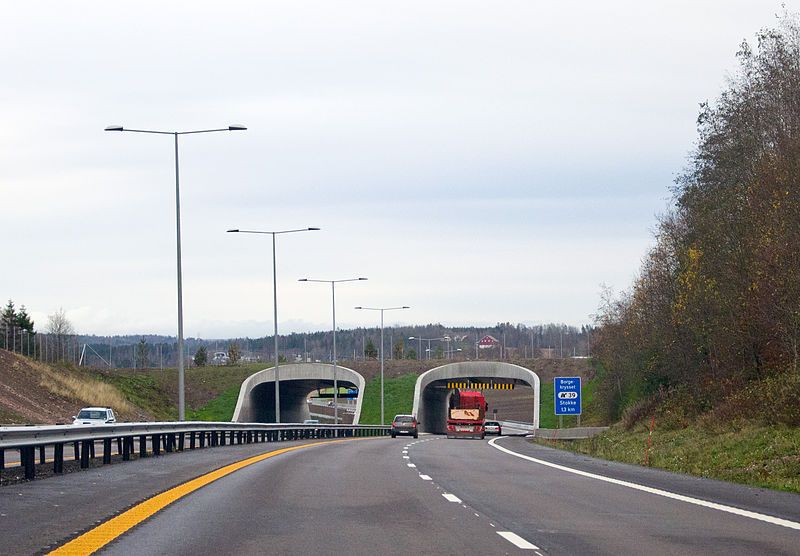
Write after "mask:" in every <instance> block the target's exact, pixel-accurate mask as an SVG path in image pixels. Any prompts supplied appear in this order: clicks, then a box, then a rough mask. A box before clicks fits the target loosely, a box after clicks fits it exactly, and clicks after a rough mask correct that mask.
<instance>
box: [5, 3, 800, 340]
mask: <svg viewBox="0 0 800 556" xmlns="http://www.w3.org/2000/svg"><path fill="white" fill-rule="evenodd" d="M799 3H800V2H785V4H786V6H787V8H788V9H789V10H790V11H794V10H796V8H797V5H798V4H799ZM179 4H181V5H179ZM2 12H3V15H2V18H0V52H2V55H0V75H2V79H0V106H1V107H2V110H0V115H1V116H0V117H2V122H0V194H1V195H0V206H2V210H1V211H0V214H2V229H3V230H4V233H3V238H4V240H3V256H2V261H3V262H2V266H0V297H2V299H3V300H7V299H9V298H10V299H13V300H14V301H15V303H16V304H17V305H20V304H25V305H26V306H27V307H28V309H29V311H30V312H31V314H32V315H33V316H34V318H35V320H36V326H37V329H40V330H41V329H43V328H44V327H45V326H46V320H47V319H46V316H47V315H48V314H51V313H53V312H54V311H56V310H57V309H58V308H59V307H63V308H64V310H65V311H66V312H67V315H68V316H69V318H70V319H71V321H72V322H73V323H74V325H75V328H76V329H77V330H78V331H79V332H81V333H94V334H125V333H161V334H170V335H174V334H175V333H176V276H175V264H176V261H175V189H174V179H175V174H174V171H175V169H174V159H173V143H172V138H171V137H170V136H159V135H144V134H135V133H111V132H104V131H103V128H104V127H105V126H107V125H109V124H119V125H123V126H125V127H129V128H134V129H157V130H166V131H181V130H192V129H207V128H217V127H226V126H227V125H229V124H242V125H245V126H247V127H248V128H249V129H248V130H247V131H243V132H230V133H229V132H225V133H213V134H206V135H191V136H185V137H183V138H182V139H181V143H180V163H181V166H180V168H181V204H182V206H181V209H182V221H183V226H182V233H183V270H184V319H185V334H186V335H187V336H198V335H199V336H201V337H204V338H214V337H230V336H245V335H249V336H251V337H257V336H263V335H265V334H268V333H269V334H271V330H272V251H271V241H270V238H269V236H248V235H243V234H226V233H225V230H227V229H229V228H242V229H261V230H280V229H287V228H298V227H307V226H317V227H321V228H322V229H323V230H322V231H320V232H309V233H304V234H293V235H291V236H283V237H279V238H278V296H279V299H278V305H279V324H280V326H281V331H282V332H289V331H302V330H320V329H328V328H330V314H331V297H330V287H329V286H326V285H323V284H306V283H299V282H297V279H298V278H302V277H309V278H320V279H339V278H350V277H355V276H365V277H368V278H369V280H368V281H367V282H360V283H352V284H342V285H340V286H338V287H337V290H336V293H337V296H336V297H337V324H338V325H339V326H341V327H343V328H349V327H353V326H373V325H376V324H377V322H378V315H377V314H372V313H367V312H358V311H355V310H354V309H353V307H354V306H355V305H367V306H382V305H383V306H393V305H410V306H412V309H411V310H408V311H404V312H403V313H402V314H398V312H395V313H387V315H386V317H387V320H386V322H387V325H388V324H394V323H402V324H415V323H419V324H422V323H428V322H440V323H442V324H444V325H450V326H456V325H489V324H494V323H496V322H506V321H509V322H512V323H529V324H535V323H544V322H565V323H568V324H576V325H578V324H581V323H588V322H591V320H592V318H591V315H592V314H593V313H595V312H596V309H597V307H598V305H599V294H600V291H601V284H606V285H608V286H612V287H614V288H615V289H616V290H623V289H626V288H627V287H629V286H630V284H631V282H632V280H633V279H634V277H635V275H636V272H637V270H638V268H639V265H640V263H641V260H642V258H643V257H644V255H645V254H646V252H647V250H648V248H649V246H651V245H652V243H653V237H652V233H653V230H654V228H655V226H656V222H657V216H658V214H661V213H663V212H664V211H665V210H666V209H667V207H668V206H669V203H670V198H671V194H670V189H669V188H670V186H671V185H672V182H673V180H674V178H675V176H676V174H678V173H679V172H680V171H681V170H682V169H683V168H684V167H685V166H686V162H687V156H688V154H689V152H690V150H691V149H692V146H693V144H694V141H695V138H696V127H695V121H696V117H697V113H698V103H700V102H702V101H705V100H713V99H715V98H716V97H717V96H718V94H719V93H720V91H721V90H722V88H723V87H724V85H725V79H726V76H727V75H729V74H730V73H731V72H733V71H735V69H736V59H735V52H736V50H737V49H738V46H739V44H740V42H741V41H742V40H743V39H748V40H750V41H751V42H753V38H754V36H755V33H756V32H757V31H758V30H759V29H760V28H762V27H765V26H774V25H775V23H776V17H775V16H776V14H777V13H779V12H781V2H778V1H768V0H752V1H730V0H725V1H722V0H719V1H702V0H694V1H674V0H672V1H663V2H642V1H641V0H637V1H627V2H613V1H610V2H593V1H585V2H578V1H571V2H547V3H545V2H537V1H533V0H529V1H524V2H516V1H503V2H471V1H465V0H458V1H447V2H438V1H432V0H426V1H424V2H422V1H420V2H413V1H412V2H399V3H398V2H378V1H374V0H370V1H363V2H360V1H351V2H342V1H330V0H325V1H319V2H302V1H297V0H292V1H287V2H264V1H259V2H236V1H231V2H225V3H221V2H192V3H165V2H142V1H137V2H106V1H103V2H100V1H98V2H55V1H53V2H36V1H33V2H4V3H3V10H2Z"/></svg>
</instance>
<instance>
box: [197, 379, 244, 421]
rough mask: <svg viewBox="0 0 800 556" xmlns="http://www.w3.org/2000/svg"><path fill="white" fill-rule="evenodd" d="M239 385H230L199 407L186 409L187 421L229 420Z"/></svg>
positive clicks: (231, 416) (234, 405)
mask: <svg viewBox="0 0 800 556" xmlns="http://www.w3.org/2000/svg"><path fill="white" fill-rule="evenodd" d="M239 390H240V387H239V386H232V387H231V388H228V389H227V390H225V391H224V392H222V393H221V394H220V395H219V396H217V397H216V398H214V399H213V400H211V401H210V402H208V403H207V404H205V405H204V406H203V407H201V408H199V409H187V410H186V418H187V419H188V420H189V421H230V420H231V419H232V418H233V411H234V410H235V409H236V401H237V400H238V399H239Z"/></svg>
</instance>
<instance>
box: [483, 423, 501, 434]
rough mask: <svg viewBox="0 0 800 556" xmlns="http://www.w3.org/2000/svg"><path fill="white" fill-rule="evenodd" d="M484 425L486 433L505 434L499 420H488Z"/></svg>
mask: <svg viewBox="0 0 800 556" xmlns="http://www.w3.org/2000/svg"><path fill="white" fill-rule="evenodd" d="M483 426H484V429H485V430H486V434H496V435H497V436H500V435H501V434H503V427H502V426H501V425H500V423H498V422H497V421H486V422H485V423H484V424H483Z"/></svg>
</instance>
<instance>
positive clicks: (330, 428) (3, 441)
mask: <svg viewBox="0 0 800 556" xmlns="http://www.w3.org/2000/svg"><path fill="white" fill-rule="evenodd" d="M389 432H390V427H388V426H383V425H326V424H313V425H305V424H294V423H286V424H269V423H229V422H205V421H171V422H157V423H117V424H113V425H55V426H52V425H47V426H28V427H0V479H1V478H2V472H3V470H4V469H5V467H6V465H5V454H6V452H7V451H8V450H16V451H18V452H19V456H20V464H21V467H22V468H23V469H24V472H25V479H26V480H33V479H34V478H35V476H36V466H37V465H39V466H41V465H48V464H49V463H50V462H47V461H46V457H45V448H46V447H47V446H52V447H53V461H52V470H53V473H56V474H60V473H63V471H64V446H65V445H72V450H73V457H74V459H75V460H77V461H80V468H81V469H86V468H88V467H89V466H90V463H91V462H92V461H93V460H95V457H96V454H95V442H102V446H103V454H102V463H103V464H109V463H111V457H112V455H113V454H112V452H113V449H114V448H116V452H117V455H121V456H122V459H123V461H129V460H130V459H131V456H132V455H133V454H134V453H135V442H136V439H138V441H139V457H140V458H145V457H147V456H148V451H147V443H148V441H149V442H150V445H151V450H152V454H153V455H154V456H159V455H160V454H161V452H162V450H163V451H164V452H167V453H170V452H176V451H177V452H182V451H184V450H185V448H186V445H187V443H188V449H189V450H195V449H199V448H205V447H217V446H225V444H251V443H260V442H280V441H285V440H301V439H314V438H351V437H366V436H387V435H389ZM37 452H38V456H39V457H38V460H39V461H38V463H37V461H36V460H37V457H36V456H37Z"/></svg>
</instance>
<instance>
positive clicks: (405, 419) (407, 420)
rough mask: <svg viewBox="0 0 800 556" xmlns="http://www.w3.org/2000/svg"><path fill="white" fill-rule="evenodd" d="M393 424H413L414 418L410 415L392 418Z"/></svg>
mask: <svg viewBox="0 0 800 556" xmlns="http://www.w3.org/2000/svg"><path fill="white" fill-rule="evenodd" d="M394 422H395V423H413V422H414V418H413V417H412V416H411V415H398V416H397V417H395V418H394Z"/></svg>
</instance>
